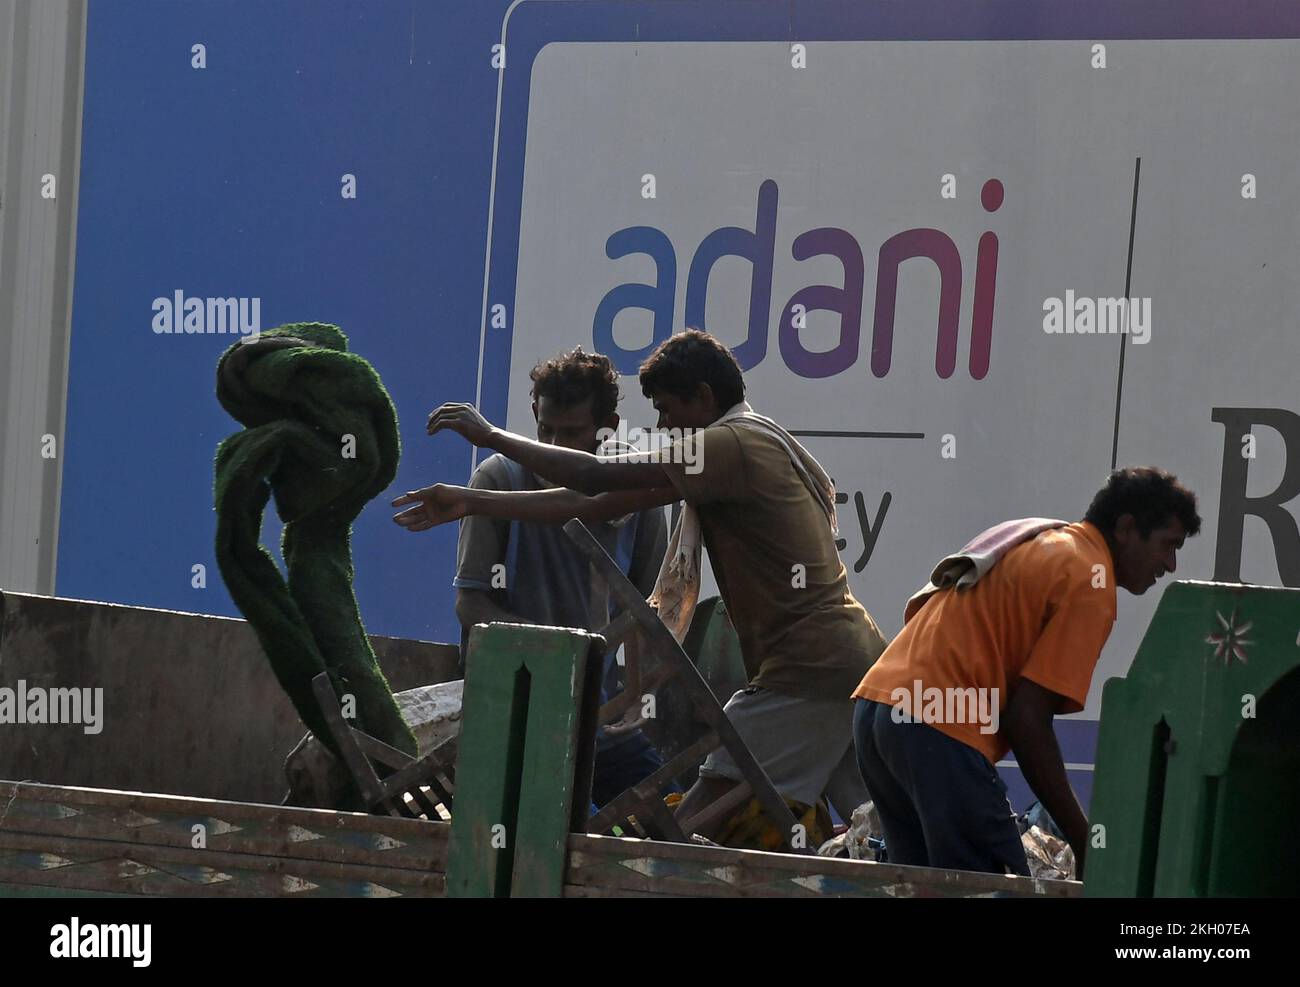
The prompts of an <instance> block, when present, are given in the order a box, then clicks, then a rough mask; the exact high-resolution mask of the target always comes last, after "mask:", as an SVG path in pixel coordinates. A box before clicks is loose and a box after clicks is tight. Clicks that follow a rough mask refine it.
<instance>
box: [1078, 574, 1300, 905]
mask: <svg viewBox="0 0 1300 987" xmlns="http://www.w3.org/2000/svg"><path fill="white" fill-rule="evenodd" d="M1089 821H1090V824H1091V827H1092V842H1091V843H1090V845H1089V849H1088V857H1087V861H1086V864H1085V869H1084V890H1085V894H1087V895H1088V896H1091V897H1149V896H1156V897H1165V896H1189V897H1218V896H1232V895H1296V894H1300V842H1298V841H1297V840H1296V839H1295V834H1296V833H1297V832H1300V591H1297V590H1288V589H1273V588H1266V587H1255V586H1242V585H1238V584H1226V583H1196V582H1179V583H1175V584H1173V585H1172V586H1170V587H1169V589H1168V590H1166V591H1165V594H1164V596H1163V598H1162V599H1161V601H1160V605H1159V607H1158V608H1157V610H1156V613H1155V616H1154V617H1153V618H1152V621H1151V626H1150V627H1149V628H1148V630H1147V633H1146V636H1145V637H1144V638H1143V639H1142V644H1141V646H1140V647H1139V649H1138V653H1137V657H1136V658H1135V660H1134V662H1133V667H1132V669H1131V670H1130V672H1129V674H1128V677H1127V678H1124V679H1111V680H1110V681H1109V682H1107V683H1106V686H1105V688H1104V690H1103V692H1102V711H1101V728H1100V736H1099V739H1098V747H1097V767H1096V779H1095V782H1094V786H1093V794H1092V815H1091V819H1090V820H1089Z"/></svg>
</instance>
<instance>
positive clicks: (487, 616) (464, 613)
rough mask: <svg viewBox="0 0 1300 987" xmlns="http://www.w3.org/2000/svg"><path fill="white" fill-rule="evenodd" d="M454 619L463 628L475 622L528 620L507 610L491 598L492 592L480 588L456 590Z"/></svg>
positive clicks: (517, 621) (521, 622) (523, 621)
mask: <svg viewBox="0 0 1300 987" xmlns="http://www.w3.org/2000/svg"><path fill="white" fill-rule="evenodd" d="M456 619H457V620H459V621H460V623H461V626H462V627H465V628H470V627H473V626H474V625H475V624H491V623H493V622H496V623H500V624H526V623H528V621H526V620H524V618H523V617H521V616H519V615H518V614H517V613H513V612H512V611H510V610H507V609H506V608H505V607H503V606H501V605H500V604H498V603H497V602H496V601H495V600H493V599H492V594H491V593H489V592H487V591H486V590H481V589H458V590H456Z"/></svg>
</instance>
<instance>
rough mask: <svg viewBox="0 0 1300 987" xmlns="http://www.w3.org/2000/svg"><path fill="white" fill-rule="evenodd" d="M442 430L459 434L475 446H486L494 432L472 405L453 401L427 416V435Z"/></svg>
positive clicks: (488, 422) (440, 406) (490, 424)
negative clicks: (449, 430)
mask: <svg viewBox="0 0 1300 987" xmlns="http://www.w3.org/2000/svg"><path fill="white" fill-rule="evenodd" d="M443 429H451V430H452V431H453V432H457V433H459V434H460V435H461V436H463V437H464V438H465V439H466V440H468V441H469V442H471V443H472V444H474V445H476V446H484V445H487V444H488V441H489V439H490V438H491V436H492V433H493V432H494V431H495V429H494V428H493V426H492V423H491V422H490V421H488V420H487V419H486V418H484V417H483V416H482V415H481V414H479V410H478V409H477V408H475V407H474V406H473V405H472V404H460V403H457V402H455V401H448V402H447V403H446V404H442V405H439V406H438V407H437V408H435V409H434V410H433V412H432V413H431V414H430V415H429V425H428V432H429V434H430V435H436V434H437V433H438V432H440V431H442V430H443Z"/></svg>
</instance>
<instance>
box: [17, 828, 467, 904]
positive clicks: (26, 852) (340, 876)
mask: <svg viewBox="0 0 1300 987" xmlns="http://www.w3.org/2000/svg"><path fill="white" fill-rule="evenodd" d="M0 883H7V884H25V885H34V886H37V887H56V888H67V889H80V890H88V891H120V892H124V893H128V894H150V895H167V896H186V897H190V896H202V897H231V896H236V897H308V898H312V897H340V896H342V897H376V898H391V897H402V896H407V895H418V896H420V897H430V896H437V895H440V894H441V893H442V889H443V878H442V875H441V874H440V873H437V872H434V871H420V870H411V869H405V868H393V867H376V866H365V865H358V864H340V863H333V862H330V861H321V860H305V859H300V858H293V857H271V856H263V855H255V854H237V853H223V852H221V851H216V850H194V849H178V848H176V847H167V846H153V845H149V844H144V843H138V842H129V841H110V840H84V839H58V838H53V837H49V836H44V835H40V836H37V835H27V834H16V833H0Z"/></svg>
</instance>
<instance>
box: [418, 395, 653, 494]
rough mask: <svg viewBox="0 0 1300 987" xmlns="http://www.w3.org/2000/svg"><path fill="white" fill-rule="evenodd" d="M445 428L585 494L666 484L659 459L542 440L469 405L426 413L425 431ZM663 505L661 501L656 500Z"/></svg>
mask: <svg viewBox="0 0 1300 987" xmlns="http://www.w3.org/2000/svg"><path fill="white" fill-rule="evenodd" d="M444 429H449V430H451V431H453V432H457V433H459V434H460V435H462V436H464V437H465V438H466V439H468V440H469V441H470V442H472V443H473V444H474V445H476V446H480V447H485V448H488V449H493V450H495V451H497V452H499V453H501V454H502V455H503V456H505V457H506V458H507V459H513V460H514V461H515V462H516V463H519V465H521V466H523V467H524V468H525V469H527V470H529V471H530V472H532V473H535V474H536V475H538V476H544V477H546V478H547V479H548V480H550V481H551V482H552V483H558V484H560V485H561V486H563V487H569V488H572V489H574V490H577V491H580V492H582V493H585V494H598V493H603V492H605V491H609V490H644V489H647V488H653V487H667V486H669V485H670V481H669V479H668V474H667V473H666V472H665V471H664V468H663V466H662V465H661V464H660V463H625V462H619V461H618V459H617V458H614V457H610V458H604V457H601V456H593V455H592V454H591V453H587V452H578V451H577V450H574V449H565V448H563V447H561V446H552V445H547V444H546V443H544V442H536V441H534V440H533V439H529V438H525V437H524V436H522V435H516V434H514V433H513V432H507V431H505V430H504V429H500V428H496V427H494V426H493V425H492V424H491V423H490V422H489V421H488V420H487V419H486V418H484V417H483V416H482V415H481V414H479V413H478V410H477V409H476V408H474V406H473V405H469V404H455V403H451V404H444V405H442V406H440V407H439V408H437V409H435V410H434V412H433V413H432V414H431V415H430V416H429V426H428V432H429V434H430V435H435V434H437V433H438V432H440V431H443V430H444ZM655 503H658V504H663V503H667V502H666V501H662V500H661V501H656V502H655Z"/></svg>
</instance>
